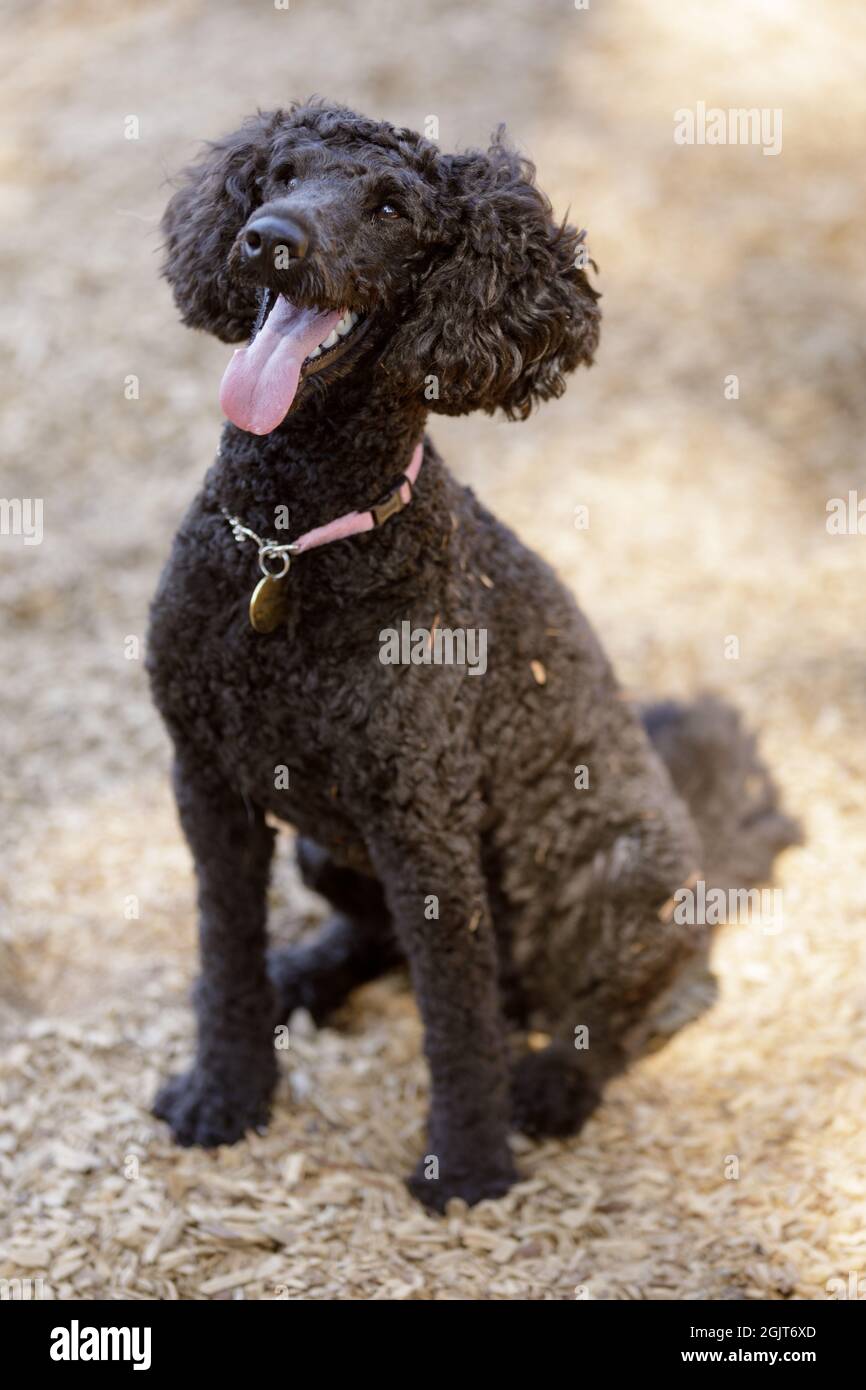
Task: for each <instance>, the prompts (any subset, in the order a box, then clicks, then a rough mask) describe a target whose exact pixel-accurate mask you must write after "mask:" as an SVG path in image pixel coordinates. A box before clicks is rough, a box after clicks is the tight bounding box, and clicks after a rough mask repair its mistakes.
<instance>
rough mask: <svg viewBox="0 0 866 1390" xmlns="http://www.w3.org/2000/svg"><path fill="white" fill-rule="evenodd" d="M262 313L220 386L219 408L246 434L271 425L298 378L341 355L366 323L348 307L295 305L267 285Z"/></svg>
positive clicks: (274, 424) (264, 431) (292, 396)
mask: <svg viewBox="0 0 866 1390" xmlns="http://www.w3.org/2000/svg"><path fill="white" fill-rule="evenodd" d="M262 313H263V322H262V326H261V328H260V329H259V331H258V333H257V334H256V335H255V337H254V338H253V340H252V342H251V343H250V345H249V347H245V348H238V349H237V351H236V352H235V355H234V357H233V358H232V360H231V362H229V365H228V366H227V367H226V370H225V375H224V376H223V379H222V385H221V387H220V405H221V406H222V409H223V412H224V414H226V415H227V416H228V418H229V419H230V420H231V421H232V423H233V424H235V425H237V426H238V427H239V428H240V429H242V430H248V431H249V433H250V434H270V432H271V430H275V429H276V427H277V425H279V424H280V423H281V421H283V420H284V419H285V417H286V415H287V414H288V412H289V410H290V409H291V406H292V402H293V401H294V399H295V395H296V394H297V390H298V385H299V383H300V381H301V378H302V377H303V376H307V375H310V374H312V373H314V372H319V371H322V370H323V368H325V367H326V366H328V365H330V363H331V362H334V361H336V359H337V358H338V357H342V355H343V353H344V352H345V351H346V350H347V348H348V347H349V345H350V344H351V343H352V342H354V341H355V339H356V338H357V337H358V336H359V335H360V334H361V333H362V332H363V330H364V328H366V326H367V323H368V318H367V316H366V315H363V314H357V313H355V312H354V310H351V309H325V310H319V309H301V308H299V307H298V305H296V304H292V302H291V300H288V299H286V296H285V295H284V294H280V295H277V294H274V292H273V291H272V290H268V291H267V299H266V301H265V303H264V305H263V310H262Z"/></svg>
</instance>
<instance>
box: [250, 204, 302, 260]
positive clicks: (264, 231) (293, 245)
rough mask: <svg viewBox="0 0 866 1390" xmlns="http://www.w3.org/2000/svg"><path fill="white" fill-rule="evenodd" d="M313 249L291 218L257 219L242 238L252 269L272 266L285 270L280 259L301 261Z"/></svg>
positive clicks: (269, 216) (270, 215)
mask: <svg viewBox="0 0 866 1390" xmlns="http://www.w3.org/2000/svg"><path fill="white" fill-rule="evenodd" d="M309 248H310V238H309V236H308V235H307V233H306V232H305V231H304V229H303V227H301V226H300V225H299V224H298V223H297V222H293V221H292V219H291V218H290V217H275V216H274V215H273V214H272V213H269V214H267V215H265V216H264V217H257V218H256V219H255V220H254V221H253V222H251V223H250V224H249V226H248V227H247V228H246V230H245V231H244V232H243V234H242V236H241V254H242V255H243V258H244V260H245V261H246V263H247V264H248V265H250V266H252V265H255V264H259V265H268V266H274V267H276V269H277V270H280V269H283V268H284V267H283V266H281V264H280V256H281V255H282V257H283V259H284V260H285V261H286V262H288V261H300V260H303V258H304V256H306V254H307V251H308V250H309Z"/></svg>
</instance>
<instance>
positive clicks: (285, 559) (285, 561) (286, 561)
mask: <svg viewBox="0 0 866 1390" xmlns="http://www.w3.org/2000/svg"><path fill="white" fill-rule="evenodd" d="M272 559H274V560H281V561H282V569H279V570H271V569H268V564H267V562H268V560H272ZM291 563H292V561H291V559H290V557H289V553H288V551H286V550H283V549H279V550H277V549H276V548H275V547H272V546H269V545H263V546H262V548H261V550H260V551H259V569H260V570H261V572H262V574H264V575H266V576H267V578H268V579H285V577H286V575H287V574H288V572H289V566H290V565H291Z"/></svg>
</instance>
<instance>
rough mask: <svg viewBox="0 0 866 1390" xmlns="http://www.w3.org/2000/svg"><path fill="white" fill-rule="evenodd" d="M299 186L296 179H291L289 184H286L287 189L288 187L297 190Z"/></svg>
mask: <svg viewBox="0 0 866 1390" xmlns="http://www.w3.org/2000/svg"><path fill="white" fill-rule="evenodd" d="M297 186H298V180H297V179H295V178H291V179H289V181H288V183H287V184H286V187H287V188H297Z"/></svg>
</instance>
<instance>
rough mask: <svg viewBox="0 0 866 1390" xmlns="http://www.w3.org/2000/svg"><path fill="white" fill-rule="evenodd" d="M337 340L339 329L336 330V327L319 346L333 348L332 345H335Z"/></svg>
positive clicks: (324, 348) (325, 348)
mask: <svg viewBox="0 0 866 1390" xmlns="http://www.w3.org/2000/svg"><path fill="white" fill-rule="evenodd" d="M337 341H338V336H337V330H336V328H334V329H332V331H331V332H330V333H329V334H328V336H327V338H326V339H325V341H324V342H323V343H319V347H320V348H322V349H323V350H327V348H332V347H333V346H334V344H335V343H336V342H337Z"/></svg>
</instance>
